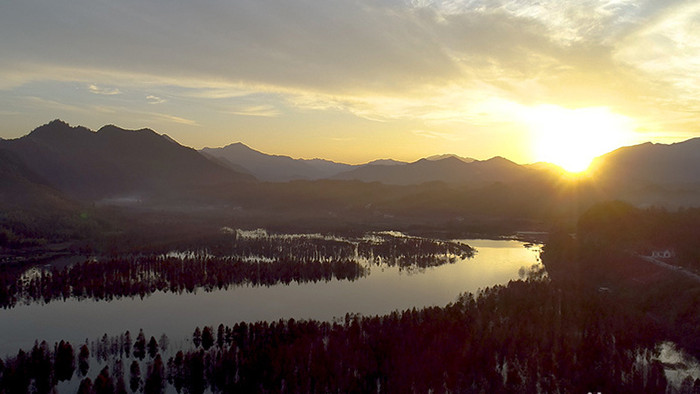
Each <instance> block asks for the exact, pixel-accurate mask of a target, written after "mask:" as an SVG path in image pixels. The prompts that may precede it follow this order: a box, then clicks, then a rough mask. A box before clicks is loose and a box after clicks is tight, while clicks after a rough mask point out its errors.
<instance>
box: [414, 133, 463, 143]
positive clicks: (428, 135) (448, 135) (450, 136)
mask: <svg viewBox="0 0 700 394" xmlns="http://www.w3.org/2000/svg"><path fill="white" fill-rule="evenodd" d="M413 134H415V135H418V136H421V137H425V138H431V139H442V140H447V141H462V140H464V137H462V136H458V135H454V134H451V133H443V132H439V131H432V130H413Z"/></svg>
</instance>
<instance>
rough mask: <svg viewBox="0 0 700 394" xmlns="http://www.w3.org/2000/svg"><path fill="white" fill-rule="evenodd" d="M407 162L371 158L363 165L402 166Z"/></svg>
mask: <svg viewBox="0 0 700 394" xmlns="http://www.w3.org/2000/svg"><path fill="white" fill-rule="evenodd" d="M404 164H408V163H406V162H405V161H399V160H394V159H377V160H372V161H370V162H368V163H366V164H364V165H366V166H402V165H404Z"/></svg>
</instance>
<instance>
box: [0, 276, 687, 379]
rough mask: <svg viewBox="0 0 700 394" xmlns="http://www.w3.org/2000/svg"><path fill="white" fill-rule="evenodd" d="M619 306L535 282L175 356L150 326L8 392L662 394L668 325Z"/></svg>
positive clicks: (65, 356)
mask: <svg viewBox="0 0 700 394" xmlns="http://www.w3.org/2000/svg"><path fill="white" fill-rule="evenodd" d="M616 305H617V304H615V303H610V302H609V300H608V299H607V295H606V294H601V293H598V292H595V291H593V292H586V293H580V292H578V291H576V292H571V291H568V290H567V289H566V288H563V289H562V288H560V287H558V286H557V285H555V284H554V282H552V281H549V280H546V279H542V278H540V279H535V278H530V279H528V280H526V281H514V282H511V283H509V284H508V285H507V286H496V287H492V288H488V289H485V290H482V291H480V292H479V293H477V294H464V295H462V296H461V297H460V298H459V299H458V300H456V301H455V302H454V303H451V304H449V305H447V306H445V307H430V308H424V309H419V310H416V309H412V310H404V311H401V312H394V313H391V314H389V315H385V316H353V315H346V316H345V318H344V319H339V320H337V321H334V322H318V321H295V320H293V319H290V320H280V321H277V322H271V323H268V322H257V323H239V324H236V325H234V326H233V327H226V326H223V325H220V326H219V327H217V328H216V329H214V328H213V327H204V328H203V329H200V328H199V327H197V328H196V329H195V330H194V332H193V336H192V340H191V347H190V348H187V349H180V350H177V351H174V350H173V349H171V351H170V353H168V352H167V349H168V347H167V342H168V341H167V338H161V339H160V340H156V339H155V338H154V337H150V340H147V339H146V338H147V336H146V335H144V333H143V332H140V333H139V334H138V336H137V338H136V340H135V341H132V340H131V336H130V334H129V333H128V332H127V333H125V334H124V335H121V336H119V337H116V338H107V337H106V336H105V337H104V338H103V339H102V340H101V341H98V342H97V343H93V344H92V346H88V344H87V343H86V344H82V345H81V344H76V345H75V347H73V345H72V344H67V343H58V344H56V345H54V346H53V347H51V346H49V345H48V344H46V343H40V344H36V345H35V346H34V348H32V349H29V350H27V351H19V352H18V353H17V355H16V356H13V357H8V358H6V359H5V360H4V361H3V362H2V364H1V368H0V391H2V392H27V391H29V390H30V388H31V389H32V390H36V392H40V393H42V392H50V390H51V389H52V388H53V387H55V386H56V385H57V384H58V382H60V381H63V380H67V379H70V378H71V377H72V376H73V375H74V374H75V375H76V376H77V377H78V378H79V379H80V380H81V383H80V388H79V391H78V392H80V393H128V392H144V393H160V392H163V390H164V388H165V387H166V385H167V386H171V387H174V388H175V390H176V391H177V392H185V393H203V392H205V391H206V390H211V391H213V392H283V391H284V392H331V391H333V392H338V391H340V392H376V391H381V392H392V393H393V392H395V393H399V392H428V391H432V392H538V391H541V392H664V391H665V390H666V387H667V384H668V382H667V381H666V378H665V377H664V371H663V365H662V364H661V363H660V362H659V361H658V360H657V359H656V358H655V354H656V350H655V349H656V345H657V344H658V342H659V340H661V339H663V334H662V332H661V331H660V330H659V329H658V328H657V327H656V326H655V325H654V324H653V323H652V322H650V321H649V320H647V319H643V318H642V317H641V316H638V314H637V313H636V312H630V311H629V310H627V309H626V308H624V307H622V306H616ZM90 347H92V353H91V350H90ZM90 357H93V358H92V359H90ZM88 360H92V362H88ZM76 365H77V368H76ZM127 366H128V367H127ZM92 368H95V371H94V372H92V373H91V371H90V370H91V369H92ZM98 371H99V372H98ZM91 376H92V377H91ZM690 384H691V385H690V387H691V388H693V385H694V388H695V389H700V381H696V382H692V381H691V382H690ZM686 386H687V384H686Z"/></svg>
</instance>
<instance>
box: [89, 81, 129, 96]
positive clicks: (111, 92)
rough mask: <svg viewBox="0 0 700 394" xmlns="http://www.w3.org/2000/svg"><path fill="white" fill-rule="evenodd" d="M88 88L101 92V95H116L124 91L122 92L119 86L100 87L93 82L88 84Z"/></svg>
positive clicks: (92, 91) (93, 91)
mask: <svg viewBox="0 0 700 394" xmlns="http://www.w3.org/2000/svg"><path fill="white" fill-rule="evenodd" d="M88 90H89V91H90V92H91V93H95V94H100V95H103V96H115V95H118V94H121V93H122V92H121V91H120V90H119V89H117V88H105V87H100V86H97V85H95V84H94V83H91V84H89V85H88Z"/></svg>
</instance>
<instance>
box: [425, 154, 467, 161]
mask: <svg viewBox="0 0 700 394" xmlns="http://www.w3.org/2000/svg"><path fill="white" fill-rule="evenodd" d="M447 158H455V159H458V160H460V161H463V162H465V163H471V162H473V161H475V160H474V159H472V158H471V157H463V156H459V155H455V154H454V153H445V154H443V155H433V156H428V157H426V158H425V159H426V160H429V161H437V160H443V159H447Z"/></svg>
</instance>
